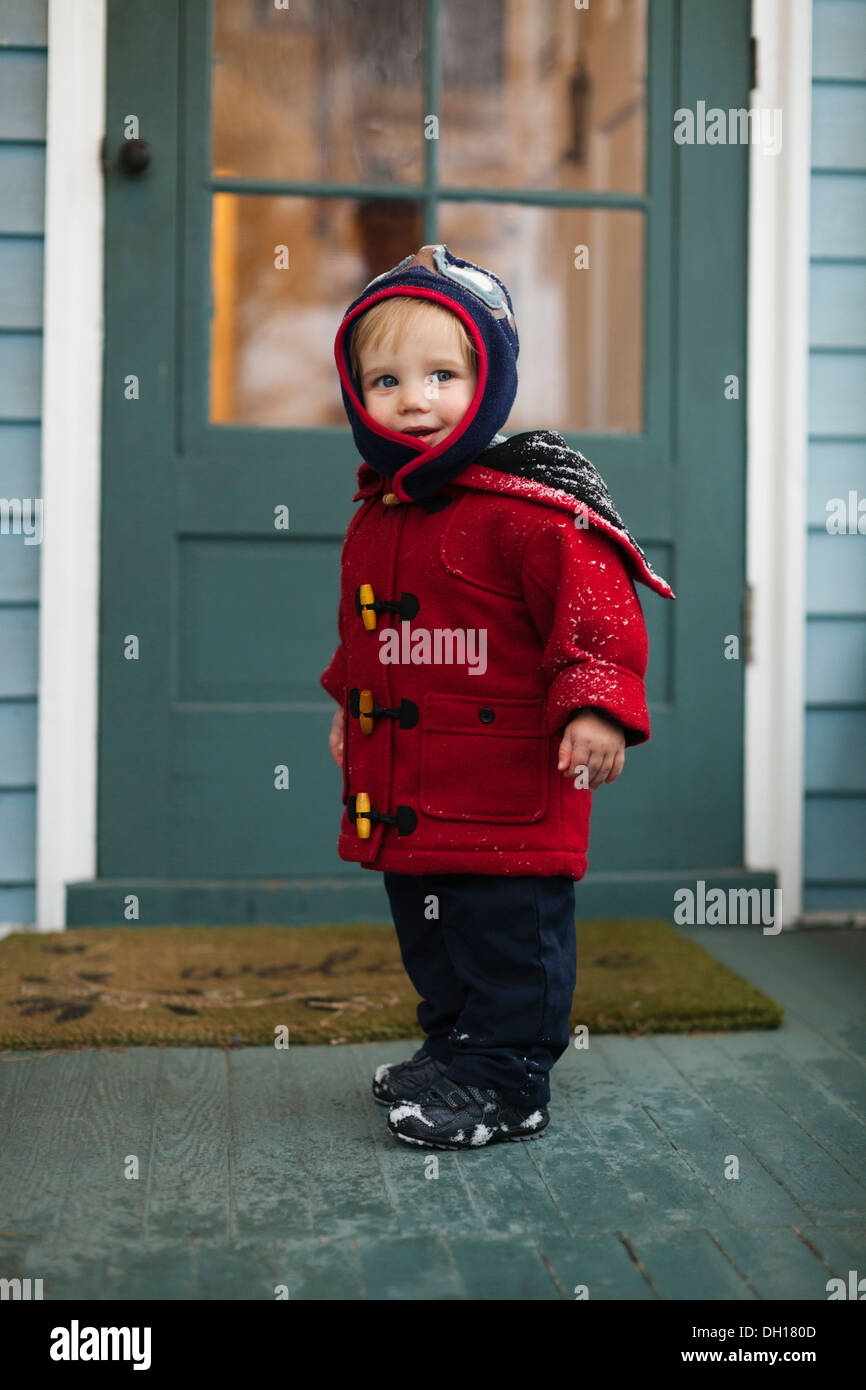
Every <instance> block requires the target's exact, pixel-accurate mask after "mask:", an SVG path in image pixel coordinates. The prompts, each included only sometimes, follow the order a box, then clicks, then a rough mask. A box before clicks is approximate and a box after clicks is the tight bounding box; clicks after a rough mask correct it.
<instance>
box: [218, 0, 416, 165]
mask: <svg viewBox="0 0 866 1390" xmlns="http://www.w3.org/2000/svg"><path fill="white" fill-rule="evenodd" d="M213 30H214V39H213V77H212V93H211V104H212V149H213V167H214V171H215V172H216V171H218V172H219V173H221V174H224V175H226V176H236V177H240V178H268V179H283V180H287V181H288V180H291V181H300V180H304V181H310V180H314V181H316V182H318V183H417V182H420V180H421V177H422V173H423V144H424V121H423V116H424V112H423V110H422V105H423V90H424V83H423V35H424V5H423V3H419V0H375V3H370V4H367V3H360V4H359V3H358V0H291V3H290V5H289V8H288V9H277V8H276V7H275V6H274V3H273V0H214V3H213Z"/></svg>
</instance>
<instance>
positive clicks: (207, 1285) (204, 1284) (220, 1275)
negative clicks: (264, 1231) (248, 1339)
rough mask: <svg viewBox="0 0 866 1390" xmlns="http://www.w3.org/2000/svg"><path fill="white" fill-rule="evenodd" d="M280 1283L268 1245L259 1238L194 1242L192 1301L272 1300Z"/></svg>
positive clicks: (269, 1244) (264, 1239)
mask: <svg viewBox="0 0 866 1390" xmlns="http://www.w3.org/2000/svg"><path fill="white" fill-rule="evenodd" d="M280 1282H281V1281H280V1280H279V1278H278V1277H277V1266H276V1260H275V1257H274V1250H273V1246H272V1243H271V1242H270V1241H269V1240H268V1239H267V1238H266V1237H265V1236H263V1235H259V1236H258V1237H254V1238H253V1239H252V1240H240V1241H232V1242H231V1243H230V1242H228V1241H226V1240H208V1241H204V1240H198V1241H195V1243H194V1246H193V1290H192V1297H193V1298H201V1299H231V1300H232V1301H235V1300H242V1301H251V1300H259V1301H261V1300H262V1299H264V1300H273V1299H274V1298H275V1297H276V1294H275V1292H274V1291H275V1289H276V1287H277V1285H278V1284H279V1283H280Z"/></svg>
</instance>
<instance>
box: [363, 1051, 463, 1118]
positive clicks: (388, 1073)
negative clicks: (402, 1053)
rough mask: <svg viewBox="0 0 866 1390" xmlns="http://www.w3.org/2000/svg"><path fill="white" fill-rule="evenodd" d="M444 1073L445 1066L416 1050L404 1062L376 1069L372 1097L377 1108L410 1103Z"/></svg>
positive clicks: (390, 1063) (388, 1064)
mask: <svg viewBox="0 0 866 1390" xmlns="http://www.w3.org/2000/svg"><path fill="white" fill-rule="evenodd" d="M444 1071H445V1063H444V1062H437V1061H436V1059H435V1057H431V1056H430V1055H429V1053H427V1052H424V1051H423V1049H422V1048H419V1049H418V1051H417V1052H416V1053H415V1054H414V1056H412V1057H410V1058H409V1061H408V1062H386V1063H385V1065H384V1066H381V1067H377V1068H376V1075H375V1076H374V1077H373V1096H374V1098H375V1099H376V1100H377V1101H378V1102H379V1104H380V1105H399V1104H400V1102H401V1101H404V1100H407V1101H412V1100H415V1098H416V1097H417V1096H419V1095H421V1093H422V1091H424V1090H426V1088H427V1087H428V1086H429V1085H430V1084H431V1082H433V1081H438V1079H439V1077H440V1076H441V1075H442V1073H443V1072H444Z"/></svg>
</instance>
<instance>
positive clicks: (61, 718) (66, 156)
mask: <svg viewBox="0 0 866 1390" xmlns="http://www.w3.org/2000/svg"><path fill="white" fill-rule="evenodd" d="M105 28H106V16H105V0H75V2H74V4H70V2H69V0H50V2H49V9H48V109H47V119H46V166H45V268H44V310H43V358H42V406H41V409H42V484H41V491H42V499H43V501H42V505H43V525H44V536H43V542H42V545H41V547H40V557H39V561H40V566H39V707H38V730H39V733H38V767H37V782H36V925H37V928H38V930H40V931H56V930H57V929H58V928H60V927H62V926H64V925H65V923H66V885H67V883H70V882H74V881H75V880H76V879H90V878H95V877H96V867H97V853H96V849H97V847H96V773H97V748H98V743H97V694H98V676H99V536H100V525H99V507H100V457H101V442H102V429H101V409H102V370H103V368H102V352H103V341H104V333H103V304H102V274H103V241H104V190H103V178H102V167H101V164H100V153H101V141H102V136H103V134H104V131H105Z"/></svg>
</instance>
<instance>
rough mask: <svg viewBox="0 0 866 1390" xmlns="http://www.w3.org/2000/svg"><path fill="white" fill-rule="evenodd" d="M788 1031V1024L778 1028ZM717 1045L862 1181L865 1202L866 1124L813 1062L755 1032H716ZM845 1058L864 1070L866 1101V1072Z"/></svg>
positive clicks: (849, 1065) (851, 1066)
mask: <svg viewBox="0 0 866 1390" xmlns="http://www.w3.org/2000/svg"><path fill="white" fill-rule="evenodd" d="M784 1031H787V1030H783V1029H780V1030H779V1032H784ZM777 1041H778V1039H777ZM715 1045H716V1047H717V1048H718V1049H719V1050H720V1051H721V1052H722V1053H723V1054H724V1056H725V1057H727V1058H728V1059H729V1061H730V1062H731V1063H732V1064H733V1066H734V1067H735V1068H736V1069H737V1070H739V1071H742V1072H743V1073H744V1074H746V1075H747V1076H748V1078H749V1081H750V1082H751V1084H752V1085H753V1086H755V1087H756V1088H758V1089H759V1090H761V1091H762V1092H763V1094H764V1095H765V1096H768V1097H772V1098H773V1099H774V1100H775V1101H776V1102H777V1104H778V1105H780V1106H781V1107H782V1108H783V1109H784V1110H785V1112H786V1114H788V1115H790V1116H791V1117H792V1119H794V1120H796V1121H797V1124H798V1125H799V1126H800V1127H801V1129H804V1130H806V1132H807V1133H808V1134H809V1135H810V1136H811V1138H812V1140H813V1141H814V1142H815V1143H816V1144H819V1145H820V1146H821V1147H823V1148H824V1149H826V1150H827V1152H828V1153H830V1154H831V1155H832V1156H833V1158H834V1159H835V1161H836V1162H837V1163H838V1164H839V1165H840V1167H842V1168H844V1169H845V1171H846V1172H847V1174H848V1176H849V1177H850V1178H852V1179H853V1180H854V1181H855V1182H857V1183H859V1185H860V1186H861V1187H862V1188H863V1198H864V1204H866V1124H864V1122H863V1120H862V1119H861V1118H860V1116H859V1115H856V1114H854V1113H852V1111H851V1110H850V1109H849V1108H848V1106H847V1105H843V1104H840V1103H839V1102H838V1101H837V1100H836V1099H830V1098H829V1097H828V1095H827V1091H826V1088H825V1087H824V1086H822V1085H820V1084H819V1083H818V1082H817V1081H816V1080H815V1079H813V1076H812V1073H811V1070H810V1068H809V1067H807V1066H804V1065H803V1063H802V1062H797V1061H795V1060H794V1059H792V1058H791V1057H790V1056H788V1055H787V1054H786V1053H784V1052H782V1051H781V1049H780V1048H779V1047H778V1046H773V1045H772V1044H771V1043H769V1039H765V1040H764V1042H763V1045H761V1044H759V1043H758V1041H757V1039H756V1037H755V1034H753V1033H735V1034H731V1035H728V1036H727V1037H718V1038H716V1039H715ZM842 1062H843V1065H844V1066H846V1067H847V1068H849V1069H850V1070H851V1071H854V1072H858V1073H859V1074H860V1075H861V1076H863V1084H862V1093H861V1104H862V1105H863V1106H864V1107H866V1074H864V1073H862V1072H861V1071H860V1068H859V1067H856V1066H855V1064H854V1063H852V1062H850V1061H849V1060H848V1059H847V1058H843V1059H842ZM861 1114H862V1110H861Z"/></svg>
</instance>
